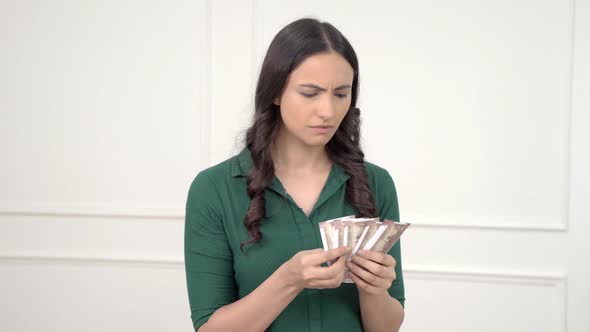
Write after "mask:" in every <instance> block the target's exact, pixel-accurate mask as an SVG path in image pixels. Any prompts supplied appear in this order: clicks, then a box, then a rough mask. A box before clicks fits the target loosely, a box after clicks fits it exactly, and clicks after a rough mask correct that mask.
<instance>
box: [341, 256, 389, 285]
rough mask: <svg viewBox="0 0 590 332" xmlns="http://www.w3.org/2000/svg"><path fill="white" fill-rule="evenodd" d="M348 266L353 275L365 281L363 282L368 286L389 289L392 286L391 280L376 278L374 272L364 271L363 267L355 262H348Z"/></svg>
mask: <svg viewBox="0 0 590 332" xmlns="http://www.w3.org/2000/svg"><path fill="white" fill-rule="evenodd" d="M347 266H348V269H349V270H350V271H351V272H352V273H354V274H355V275H356V276H358V277H359V278H361V279H363V281H364V282H365V283H367V284H370V285H372V286H374V287H377V288H389V287H390V286H391V280H386V279H384V278H381V277H379V276H376V275H374V274H373V273H372V272H370V271H367V270H365V269H363V268H362V267H360V266H359V265H357V264H355V263H353V262H348V264H347Z"/></svg>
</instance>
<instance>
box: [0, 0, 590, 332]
mask: <svg viewBox="0 0 590 332" xmlns="http://www.w3.org/2000/svg"><path fill="white" fill-rule="evenodd" d="M304 15H312V16H315V17H318V18H320V19H323V20H327V21H329V22H331V23H333V24H334V25H335V26H336V27H337V28H339V29H340V30H341V31H342V32H343V33H344V34H345V35H346V36H347V37H348V38H349V40H350V41H351V43H352V44H353V46H354V47H355V49H356V51H357V54H358V56H359V60H360V68H361V70H360V71H361V94H360V100H359V106H360V108H361V112H362V113H361V114H362V117H363V127H362V130H363V146H364V150H365V152H366V155H367V159H369V160H371V161H373V162H375V163H377V164H380V165H382V166H383V167H386V168H387V169H388V170H389V171H390V173H391V174H392V176H393V177H394V180H395V181H396V185H397V189H398V195H399V203H400V214H401V219H402V221H409V222H413V223H414V226H413V227H412V229H410V230H408V232H407V233H405V234H404V239H403V240H402V243H403V244H402V246H403V247H402V248H403V249H402V250H403V254H404V269H405V278H406V297H407V302H406V322H405V323H404V328H403V331H407V332H412V331H416V332H417V331H434V330H436V331H497V330H502V331H515V332H516V331H519V332H520V331H535V332H545V331H547V332H549V331H551V332H554V331H555V332H557V331H575V332H577V331H580V332H582V331H589V330H590V316H589V315H588V308H589V307H590V286H589V284H588V282H587V280H589V279H590V267H588V265H587V264H585V263H584V262H585V261H588V260H589V259H588V258H590V244H589V243H590V242H589V241H587V240H586V237H587V236H590V204H588V203H589V198H588V197H590V153H588V151H589V148H588V142H590V62H589V60H588V59H590V0H580V1H576V2H575V3H574V2H573V0H572V1H557V0H553V1H545V2H544V3H542V4H541V3H538V2H536V1H526V0H519V1H481V0H480V1H466V0H463V1H461V0H455V1H445V2H440V1H412V2H401V1H397V2H392V1H364V2H362V3H361V4H360V6H359V2H334V1H324V2H317V1H307V0H306V1H298V2H292V3H285V2H278V1H262V0H257V1H228V0H225V1H219V0H217V1H154V0H152V1H147V2H146V1H116V2H115V1H93V2H86V3H80V2H74V1H63V0H61V1H52V2H51V3H48V2H43V1H19V2H16V1H14V2H9V1H1V2H0V36H1V37H2V40H3V43H2V46H1V47H2V48H1V52H0V73H2V74H1V75H0V149H1V150H0V152H1V154H0V156H1V158H2V162H1V166H0V167H1V171H0V184H1V185H0V293H1V294H2V296H0V330H1V331H37V330H40V329H43V330H45V331H78V330H84V331H89V332H90V331H104V330H111V331H128V330H141V331H159V330H163V329H166V330H169V331H189V330H191V323H190V316H189V315H190V313H189V308H188V299H187V295H186V286H185V279H184V266H183V261H182V259H183V253H182V246H183V243H182V241H183V240H182V239H183V236H182V233H183V226H184V225H183V223H184V220H183V213H184V203H185V200H186V193H187V190H188V186H189V185H190V181H191V180H192V179H193V177H194V176H195V175H196V173H197V172H198V171H199V170H200V169H202V168H204V167H207V166H209V165H212V164H215V163H217V162H219V161H222V160H224V159H226V158H228V157H230V156H231V155H232V154H234V153H236V152H237V151H238V150H239V148H240V139H241V138H242V136H241V135H242V133H243V130H245V129H246V127H247V125H248V123H249V122H248V121H249V116H250V114H251V110H252V107H253V91H254V86H255V80H256V76H257V74H258V70H259V68H260V63H261V61H262V57H263V56H264V52H265V50H266V47H267V45H268V43H269V42H270V39H271V38H272V37H273V36H274V34H275V33H276V32H277V31H278V30H279V29H280V28H281V27H282V26H283V25H285V24H287V23H288V22H290V21H292V20H294V19H296V18H298V17H301V16H304Z"/></svg>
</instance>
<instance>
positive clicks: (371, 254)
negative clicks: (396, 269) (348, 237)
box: [356, 250, 396, 266]
mask: <svg viewBox="0 0 590 332" xmlns="http://www.w3.org/2000/svg"><path fill="white" fill-rule="evenodd" d="M356 254H357V255H359V256H360V257H363V258H366V259H370V260H372V261H373V262H375V263H379V264H381V265H386V266H390V265H393V266H395V264H396V261H395V258H393V256H391V255H389V254H386V253H382V252H378V251H374V250H359V251H357V252H356Z"/></svg>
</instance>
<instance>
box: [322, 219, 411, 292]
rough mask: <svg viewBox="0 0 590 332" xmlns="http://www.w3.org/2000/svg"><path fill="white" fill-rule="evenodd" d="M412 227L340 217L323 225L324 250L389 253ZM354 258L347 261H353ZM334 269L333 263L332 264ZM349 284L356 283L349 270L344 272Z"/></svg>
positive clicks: (406, 224) (408, 224)
mask: <svg viewBox="0 0 590 332" xmlns="http://www.w3.org/2000/svg"><path fill="white" fill-rule="evenodd" d="M410 225H411V224H410V223H400V222H396V221H393V220H389V219H384V220H383V222H381V221H379V218H377V217H376V218H355V217H354V216H346V217H340V218H336V219H331V220H326V221H322V222H320V223H319V227H320V235H321V238H322V244H323V246H324V250H325V251H327V250H330V249H335V248H339V247H343V246H344V247H346V246H348V247H351V248H352V254H351V256H352V255H354V254H355V253H356V252H357V251H358V250H360V249H366V250H374V251H379V252H383V253H386V252H388V251H389V250H390V249H391V248H392V247H393V245H395V243H396V242H397V241H398V240H399V238H400V237H401V235H402V233H403V232H404V231H405V230H406V228H408V227H409V226H410ZM351 256H347V257H346V259H347V260H350V259H351ZM328 265H330V262H328ZM343 282H346V283H353V281H352V279H351V278H350V276H349V273H348V269H346V270H345V272H344V280H343Z"/></svg>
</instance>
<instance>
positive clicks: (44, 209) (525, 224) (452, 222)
mask: <svg viewBox="0 0 590 332" xmlns="http://www.w3.org/2000/svg"><path fill="white" fill-rule="evenodd" d="M184 214H185V211H184V207H178V206H176V207H173V206H169V207H141V206H127V207H125V206H112V205H111V206H109V205H107V204H104V205H98V204H95V205H93V204H80V205H73V204H70V205H68V204H61V205H59V204H55V205H53V204H42V203H34V204H26V205H25V204H20V205H19V204H10V203H8V202H5V203H0V217H1V216H23V217H64V218H70V217H76V218H132V219H173V220H182V219H184ZM403 220H404V221H408V222H411V223H412V227H413V228H424V229H459V230H498V231H541V232H565V231H567V227H566V225H565V224H563V223H556V222H555V220H556V219H555V218H550V217H543V216H523V217H519V216H499V217H486V216H472V217H469V216H467V217H465V216H462V217H452V216H451V217H440V218H436V217H429V216H426V215H411V214H407V215H404V218H403ZM469 220H479V221H481V220H484V222H479V223H478V224H469V223H468V222H469Z"/></svg>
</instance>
